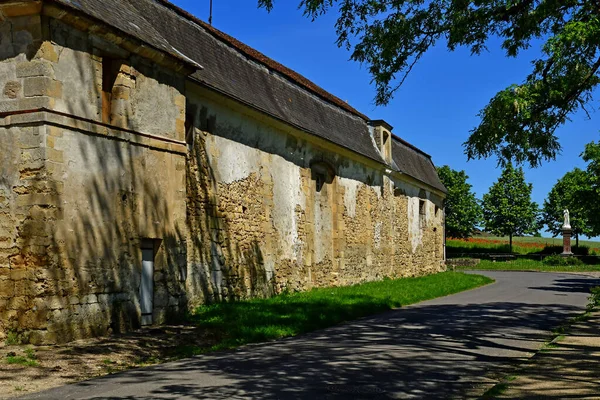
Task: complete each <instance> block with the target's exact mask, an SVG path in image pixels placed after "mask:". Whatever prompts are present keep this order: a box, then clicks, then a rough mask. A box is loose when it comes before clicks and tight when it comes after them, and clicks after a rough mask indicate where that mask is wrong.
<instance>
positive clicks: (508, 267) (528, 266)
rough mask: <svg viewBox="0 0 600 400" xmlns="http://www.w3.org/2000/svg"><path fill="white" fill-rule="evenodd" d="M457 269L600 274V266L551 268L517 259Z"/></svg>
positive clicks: (531, 261)
mask: <svg viewBox="0 0 600 400" xmlns="http://www.w3.org/2000/svg"><path fill="white" fill-rule="evenodd" d="M456 268H457V269H463V270H466V269H469V270H470V269H481V270H502V271H540V272H600V265H573V266H556V267H555V266H551V265H546V264H544V263H542V262H541V261H537V260H527V259H517V260H514V261H497V262H493V261H490V260H481V262H480V263H479V264H477V266H475V267H456Z"/></svg>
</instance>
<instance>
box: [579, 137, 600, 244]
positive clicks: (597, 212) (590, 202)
mask: <svg viewBox="0 0 600 400" xmlns="http://www.w3.org/2000/svg"><path fill="white" fill-rule="evenodd" d="M582 157H583V160H584V161H587V163H588V165H587V169H586V173H587V177H588V182H589V185H590V190H589V192H588V195H587V196H586V198H585V199H584V204H585V209H586V212H587V223H588V226H589V228H590V232H589V233H588V234H587V235H588V236H599V235H600V201H598V200H599V199H600V142H598V143H596V142H591V143H588V144H587V145H586V146H585V150H584V151H583V154H582Z"/></svg>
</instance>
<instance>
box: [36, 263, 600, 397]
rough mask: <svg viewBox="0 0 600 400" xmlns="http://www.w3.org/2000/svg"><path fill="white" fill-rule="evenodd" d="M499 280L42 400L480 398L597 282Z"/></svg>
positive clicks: (523, 275) (504, 276) (541, 277)
mask: <svg viewBox="0 0 600 400" xmlns="http://www.w3.org/2000/svg"><path fill="white" fill-rule="evenodd" d="M480 273H481V274H484V275H488V276H490V277H493V278H494V279H496V281H497V282H496V283H495V284H492V285H489V286H486V287H483V288H480V289H476V290H472V291H468V292H463V293H460V294H457V295H453V296H448V297H445V298H441V299H436V300H432V301H428V302H424V303H420V304H418V305H415V306H412V307H407V308H403V309H398V310H394V311H390V312H387V313H384V314H380V315H377V316H374V317H369V318H365V319H361V320H358V321H354V322H352V323H348V324H345V325H340V326H337V327H333V328H330V329H326V330H323V331H319V332H315V333H313V334H310V335H304V336H301V337H296V338H290V339H286V340H281V341H278V342H272V343H267V344H262V345H254V346H247V347H244V348H243V349H240V350H238V351H234V352H222V353H212V354H209V355H204V356H198V357H195V358H192V359H186V360H181V361H177V362H172V363H167V364H163V365H159V366H155V367H150V368H143V369H136V370H131V371H128V372H124V373H120V374H115V375H111V376H107V377H104V378H100V379H95V380H90V381H86V382H82V383H79V384H74V385H68V386H64V387H60V388H57V389H53V390H50V391H47V392H42V393H38V394H36V395H31V396H29V397H27V398H38V399H61V400H63V399H72V398H76V399H79V398H86V399H88V398H92V399H216V400H219V399H242V398H243V399H247V398H255V399H314V400H316V399H350V398H351V399H362V398H364V399H375V398H379V399H390V398H407V399H410V398H426V399H431V398H435V399H444V398H466V397H472V396H473V395H476V394H481V393H482V392H483V391H485V389H486V388H488V387H490V386H491V385H492V384H493V383H495V381H494V380H493V379H492V378H494V377H500V376H502V375H504V374H505V373H507V372H508V368H507V367H509V366H510V365H511V364H513V363H515V362H518V361H521V360H523V359H524V358H526V357H530V356H531V352H532V351H535V350H537V349H539V348H540V347H541V346H542V344H543V342H544V340H545V339H546V338H547V337H548V334H549V331H550V330H551V329H552V328H554V327H556V326H558V325H560V324H561V323H562V322H564V321H565V320H566V319H567V318H569V317H570V316H573V315H575V314H577V313H579V312H581V311H582V310H583V309H584V307H585V305H586V303H587V296H588V292H589V287H590V286H596V285H600V280H599V279H598V278H594V277H588V276H581V275H569V274H549V273H531V272H499V271H489V272H480Z"/></svg>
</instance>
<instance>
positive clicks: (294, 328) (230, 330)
mask: <svg viewBox="0 0 600 400" xmlns="http://www.w3.org/2000/svg"><path fill="white" fill-rule="evenodd" d="M491 282H493V280H492V279H490V278H487V277H484V276H480V275H470V274H463V273H460V272H443V273H439V274H436V275H430V276H425V277H420V278H404V279H396V280H391V279H387V280H384V281H379V282H370V283H364V284H360V285H354V286H346V287H336V288H323V289H314V290H311V291H307V292H301V293H294V294H282V295H279V296H276V297H272V298H268V299H254V300H248V301H241V302H232V303H218V304H212V305H205V306H201V307H198V308H197V309H196V310H195V312H194V313H193V315H191V316H190V318H191V320H192V322H194V323H195V324H198V325H199V326H201V327H202V328H203V329H207V330H209V331H210V332H211V333H212V334H213V335H214V337H215V338H216V339H217V344H216V345H214V346H212V347H211V348H208V349H206V348H198V347H193V346H191V347H190V346H187V347H186V348H180V349H178V351H179V355H180V356H187V355H191V354H199V353H202V352H205V351H208V350H220V349H229V348H234V347H237V346H240V345H244V344H247V343H256V342H263V341H268V340H274V339H279V338H283V337H287V336H294V335H298V334H301V333H306V332H310V331H314V330H317V329H322V328H326V327H330V326H333V325H336V324H339V323H341V322H344V321H350V320H354V319H357V318H360V317H364V316H367V315H372V314H376V313H379V312H382V311H386V310H390V309H393V308H397V307H402V306H406V305H409V304H413V303H417V302H420V301H423V300H428V299H433V298H436V297H441V296H446V295H449V294H453V293H458V292H461V291H464V290H467V289H472V288H476V287H479V286H483V285H486V284H489V283H491Z"/></svg>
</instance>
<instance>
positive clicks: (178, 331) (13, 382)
mask: <svg viewBox="0 0 600 400" xmlns="http://www.w3.org/2000/svg"><path fill="white" fill-rule="evenodd" d="M214 342H215V341H214V339H213V338H211V337H208V336H207V335H206V333H205V332H203V331H202V330H201V329H199V328H197V327H195V326H191V325H176V326H161V327H152V328H145V329H141V330H139V331H136V332H133V333H129V334H125V335H114V336H110V337H104V338H95V339H86V340H79V341H76V342H71V343H68V344H65V345H56V346H31V345H12V346H8V345H5V344H0V399H6V398H12V397H17V396H21V395H23V394H26V393H32V392H37V391H40V390H44V389H49V388H52V387H55V386H60V385H65V384H68V383H73V382H77V381H81V380H85V379H89V378H93V377H98V376H102V375H106V374H111V373H115V372H118V371H122V370H124V369H129V368H136V367H140V366H145V365H150V364H155V363H158V362H163V361H167V360H170V359H176V358H180V357H181V356H182V355H187V354H189V353H190V351H191V349H193V348H198V347H200V348H207V347H210V346H211V345H213V344H214ZM15 360H17V361H16V362H17V363H15V364H11V363H10V362H11V361H12V362H15ZM19 360H20V362H19ZM24 363H29V364H35V365H33V366H26V365H23V364H24Z"/></svg>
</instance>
